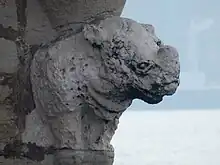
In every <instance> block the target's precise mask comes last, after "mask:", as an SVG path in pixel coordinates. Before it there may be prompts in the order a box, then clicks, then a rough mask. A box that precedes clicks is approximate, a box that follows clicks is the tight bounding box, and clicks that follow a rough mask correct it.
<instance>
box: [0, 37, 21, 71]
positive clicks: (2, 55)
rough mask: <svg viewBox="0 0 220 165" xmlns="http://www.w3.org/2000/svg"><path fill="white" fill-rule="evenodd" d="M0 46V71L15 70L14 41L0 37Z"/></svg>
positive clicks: (16, 61) (16, 60)
mask: <svg viewBox="0 0 220 165" xmlns="http://www.w3.org/2000/svg"><path fill="white" fill-rule="evenodd" d="M0 47H1V48H0V72H2V73H3V72H4V73H14V72H16V71H17V69H18V58H17V50H16V45H15V43H13V42H12V41H8V40H4V39H0Z"/></svg>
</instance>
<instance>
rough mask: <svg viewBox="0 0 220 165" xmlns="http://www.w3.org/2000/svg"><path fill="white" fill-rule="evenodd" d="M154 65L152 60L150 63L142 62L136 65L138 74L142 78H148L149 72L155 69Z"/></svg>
mask: <svg viewBox="0 0 220 165" xmlns="http://www.w3.org/2000/svg"><path fill="white" fill-rule="evenodd" d="M154 65H155V64H154V63H153V62H152V61H150V60H148V61H144V62H140V63H138V64H137V65H136V68H137V69H136V73H137V74H138V75H140V76H146V75H147V74H148V72H149V70H151V69H152V67H154Z"/></svg>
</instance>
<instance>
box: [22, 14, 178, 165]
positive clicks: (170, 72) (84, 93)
mask: <svg viewBox="0 0 220 165" xmlns="http://www.w3.org/2000/svg"><path fill="white" fill-rule="evenodd" d="M31 70H32V71H31V81H32V87H33V93H34V98H35V99H34V100H35V104H36V109H35V110H34V111H32V113H31V114H29V115H28V116H27V120H26V130H25V131H24V133H23V141H27V140H29V141H30V139H32V142H36V143H37V144H38V145H41V146H51V145H52V146H55V147H56V148H57V149H58V151H57V155H56V161H55V163H57V164H59V163H60V164H65V163H66V164H68V165H70V164H71V163H72V164H74V162H75V163H76V164H77V163H78V164H83V162H86V160H90V161H91V160H92V158H91V157H97V155H99V156H100V155H101V156H100V157H102V160H100V159H94V162H93V163H94V164H109V165H110V164H112V162H113V159H112V158H113V157H114V151H113V147H112V146H111V144H110V141H111V139H112V136H113V135H114V133H115V130H116V129H117V125H118V120H119V117H120V116H121V115H122V113H123V112H124V111H125V110H126V109H127V108H128V107H129V106H130V105H131V103H132V100H133V99H136V98H137V99H141V100H143V101H145V102H147V103H149V104H157V103H159V102H161V101H162V99H163V97H164V96H166V95H172V94H174V93H175V91H176V89H177V87H178V85H179V74H180V65H179V57H178V52H177V50H176V49H175V48H173V47H171V46H168V45H165V44H163V43H162V42H161V41H160V40H159V39H158V38H157V37H156V35H155V33H154V28H153V26H151V25H148V24H146V25H144V24H140V23H137V22H135V21H133V20H131V19H127V18H121V17H112V18H108V19H105V20H102V21H100V22H98V23H95V24H85V25H84V28H83V29H82V30H81V31H80V32H78V33H76V34H74V35H71V36H68V37H66V38H63V39H61V40H60V41H57V42H55V43H53V44H49V45H48V46H46V47H42V48H41V49H39V50H38V51H37V52H36V54H35V56H34V59H33V62H32V66H31ZM99 151H103V152H105V153H108V154H97V153H98V152H99ZM82 153H83V155H84V156H82ZM85 153H86V154H85ZM85 155H87V156H85ZM73 157H75V158H74V159H73ZM88 157H90V158H88ZM110 158H111V160H110ZM97 160H99V162H97ZM95 161H96V162H95ZM66 164H65V165H66ZM91 164H92V163H91Z"/></svg>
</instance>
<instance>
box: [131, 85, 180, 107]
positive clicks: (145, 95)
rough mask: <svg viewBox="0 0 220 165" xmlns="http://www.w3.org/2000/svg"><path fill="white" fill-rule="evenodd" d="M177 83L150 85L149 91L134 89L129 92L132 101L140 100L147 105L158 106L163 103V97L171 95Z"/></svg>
mask: <svg viewBox="0 0 220 165" xmlns="http://www.w3.org/2000/svg"><path fill="white" fill-rule="evenodd" d="M177 84H179V81H172V82H170V83H166V84H162V85H161V84H152V86H151V89H148V90H146V89H143V88H136V89H132V90H131V91H130V96H131V97H132V98H133V99H140V100H143V101H144V102H146V103H148V104H158V103H160V102H161V101H163V97H164V96H170V95H173V94H174V93H175V91H176V89H177V88H176V87H177V86H178V85H177Z"/></svg>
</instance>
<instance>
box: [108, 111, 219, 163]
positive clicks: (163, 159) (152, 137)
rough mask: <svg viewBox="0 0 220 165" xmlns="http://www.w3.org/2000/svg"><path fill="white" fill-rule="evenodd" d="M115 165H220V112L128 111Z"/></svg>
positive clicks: (120, 131) (118, 134)
mask: <svg viewBox="0 0 220 165" xmlns="http://www.w3.org/2000/svg"><path fill="white" fill-rule="evenodd" d="M112 144H113V145H114V147H115V153H116V157H115V163H114V165H220V111H217V110H206V111H205V110H203V111H199V110H197V111H196V110H193V111H189V110H187V111H180V110H177V111H128V112H125V114H124V115H123V116H122V117H121V119H120V124H119V128H118V130H117V131H116V135H115V136H114V138H113V140H112Z"/></svg>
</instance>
